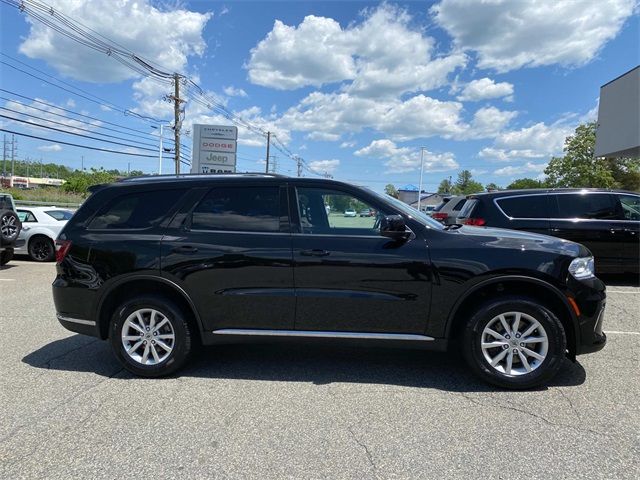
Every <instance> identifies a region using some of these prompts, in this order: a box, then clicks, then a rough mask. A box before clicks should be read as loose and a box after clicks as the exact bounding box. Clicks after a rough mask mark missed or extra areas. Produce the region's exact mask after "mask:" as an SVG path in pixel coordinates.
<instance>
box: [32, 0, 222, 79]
mask: <svg viewBox="0 0 640 480" xmlns="http://www.w3.org/2000/svg"><path fill="white" fill-rule="evenodd" d="M47 3H48V4H50V5H51V7H53V8H54V9H56V10H58V11H60V12H61V13H64V14H65V15H67V16H69V17H71V18H73V19H75V20H78V21H80V22H82V24H84V25H85V26H87V27H88V28H91V29H92V30H94V31H95V32H97V33H98V34H102V35H104V36H106V37H108V38H110V39H112V40H114V41H115V42H117V43H118V44H120V45H122V46H123V47H125V48H127V49H129V50H131V51H133V52H135V53H136V54H137V55H139V56H141V57H143V58H145V59H148V60H151V61H152V62H155V63H157V64H159V65H161V66H162V67H164V68H166V69H168V70H169V71H172V72H173V71H178V72H179V71H183V70H184V68H185V66H186V65H187V58H188V57H189V56H190V55H202V54H203V53H204V50H205V46H206V45H205V42H204V40H203V38H202V31H203V29H204V27H205V25H206V23H207V21H208V20H209V18H211V14H210V13H198V12H191V11H188V10H186V9H183V8H181V7H178V8H174V9H159V8H156V7H155V6H153V5H152V4H151V2H150V1H149V0H119V1H118V2H113V1H112V0H47ZM27 21H28V22H29V23H30V24H31V26H30V30H29V34H28V35H27V37H26V38H25V39H24V41H23V42H22V43H21V44H20V47H19V50H20V52H21V53H23V54H25V55H27V56H28V57H30V58H39V59H42V60H45V61H46V62H47V63H49V64H50V65H52V66H53V67H54V68H56V69H57V70H58V71H59V72H60V73H62V74H63V75H65V76H69V77H72V78H75V79H78V80H84V81H88V82H96V83H108V82H118V81H122V80H126V79H131V78H137V77H138V74H136V73H135V72H133V71H132V70H130V69H128V68H127V67H125V66H123V65H122V64H120V63H119V62H118V61H116V60H115V59H112V58H109V57H108V56H107V55H106V54H102V53H98V52H97V51H95V50H93V49H90V48H88V47H84V46H82V45H80V44H78V43H76V42H74V41H73V40H71V39H69V38H68V37H66V36H64V35H61V34H59V33H57V32H55V31H54V30H52V29H51V28H49V27H47V26H45V25H44V24H42V23H40V22H38V21H35V20H31V19H29V17H27Z"/></svg>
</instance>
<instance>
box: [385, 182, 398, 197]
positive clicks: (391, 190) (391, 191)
mask: <svg viewBox="0 0 640 480" xmlns="http://www.w3.org/2000/svg"><path fill="white" fill-rule="evenodd" d="M384 193H386V194H387V195H389V196H391V197H393V198H398V189H397V188H396V187H395V185H393V184H392V183H388V184H387V186H386V187H384Z"/></svg>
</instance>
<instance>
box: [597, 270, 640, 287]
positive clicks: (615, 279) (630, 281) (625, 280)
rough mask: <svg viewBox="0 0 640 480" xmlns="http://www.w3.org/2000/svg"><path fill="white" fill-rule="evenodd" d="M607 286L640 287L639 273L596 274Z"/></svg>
mask: <svg viewBox="0 0 640 480" xmlns="http://www.w3.org/2000/svg"><path fill="white" fill-rule="evenodd" d="M598 278H599V279H600V280H602V281H603V282H604V284H605V285H606V286H607V287H640V275H636V274H633V273H609V274H602V275H598Z"/></svg>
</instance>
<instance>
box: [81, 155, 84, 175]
mask: <svg viewBox="0 0 640 480" xmlns="http://www.w3.org/2000/svg"><path fill="white" fill-rule="evenodd" d="M80 170H82V171H83V172H84V155H82V156H81V157H80Z"/></svg>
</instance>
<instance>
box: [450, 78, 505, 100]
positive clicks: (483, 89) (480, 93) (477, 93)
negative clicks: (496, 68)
mask: <svg viewBox="0 0 640 480" xmlns="http://www.w3.org/2000/svg"><path fill="white" fill-rule="evenodd" d="M512 95H513V85H512V84H511V83H508V82H500V83H496V82H495V81H494V80H492V79H490V78H486V77H485V78H480V79H478V80H472V81H470V82H469V83H467V84H466V85H465V86H464V88H463V89H462V92H461V93H460V95H458V97H457V98H458V100H460V101H461V102H477V101H479V100H487V99H490V98H501V97H507V99H511V100H512V99H513V97H512Z"/></svg>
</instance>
